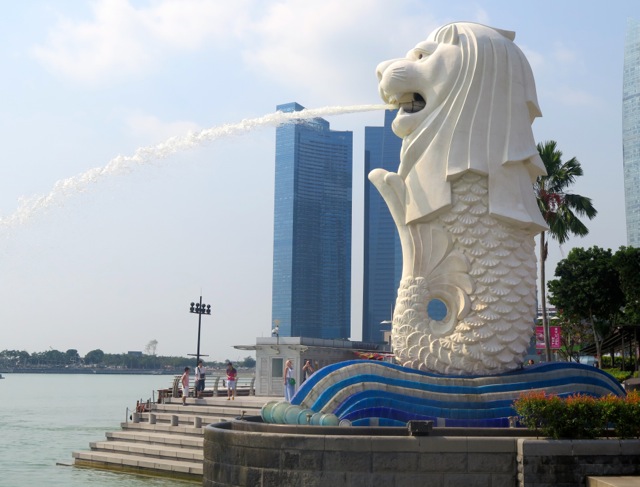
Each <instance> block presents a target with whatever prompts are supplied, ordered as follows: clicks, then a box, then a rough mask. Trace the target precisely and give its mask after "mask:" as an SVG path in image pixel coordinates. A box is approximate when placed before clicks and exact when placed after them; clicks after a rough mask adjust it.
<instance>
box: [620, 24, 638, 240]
mask: <svg viewBox="0 0 640 487" xmlns="http://www.w3.org/2000/svg"><path fill="white" fill-rule="evenodd" d="M622 151H623V152H622V153H623V166H624V197H625V215H626V218H627V245H630V246H632V247H640V22H638V21H637V20H635V19H629V20H628V21H627V31H626V35H625V42H624V72H623V78H622Z"/></svg>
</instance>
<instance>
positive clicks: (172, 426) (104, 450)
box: [73, 396, 273, 482]
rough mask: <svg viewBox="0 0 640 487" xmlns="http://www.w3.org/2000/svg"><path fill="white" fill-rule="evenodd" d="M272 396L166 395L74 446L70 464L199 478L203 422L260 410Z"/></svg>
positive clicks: (216, 420) (183, 477)
mask: <svg viewBox="0 0 640 487" xmlns="http://www.w3.org/2000/svg"><path fill="white" fill-rule="evenodd" d="M270 400H273V398H268V397H255V396H249V397H237V398H236V399H235V400H234V401H227V400H226V398H205V399H191V398H190V399H188V402H187V405H186V406H183V405H182V402H181V400H180V399H168V400H167V401H166V402H165V403H163V404H151V407H150V411H148V412H141V413H131V415H130V418H129V420H128V421H126V422H124V423H121V424H120V427H121V430H120V431H113V432H107V433H106V435H105V436H106V440H105V441H95V442H91V443H90V444H89V447H90V448H91V450H90V451H76V452H73V459H74V465H76V466H79V467H91V468H100V469H107V470H115V471H121V472H129V473H136V474H144V475H156V476H162V477H172V478H178V479H184V480H194V481H200V482H201V481H202V464H203V451H202V446H203V443H204V426H206V425H207V424H210V423H218V422H221V421H229V420H231V419H234V418H237V417H242V416H255V415H259V414H260V409H261V407H262V405H264V404H265V403H267V402H268V401H270Z"/></svg>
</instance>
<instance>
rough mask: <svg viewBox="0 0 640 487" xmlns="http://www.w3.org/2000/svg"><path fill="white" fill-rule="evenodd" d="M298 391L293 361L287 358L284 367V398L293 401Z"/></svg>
mask: <svg viewBox="0 0 640 487" xmlns="http://www.w3.org/2000/svg"><path fill="white" fill-rule="evenodd" d="M295 393H296V379H295V377H294V376H293V362H292V361H291V360H287V362H286V364H285V369H284V400H285V401H287V402H291V399H293V395H294V394H295Z"/></svg>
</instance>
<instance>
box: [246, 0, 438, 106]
mask: <svg viewBox="0 0 640 487" xmlns="http://www.w3.org/2000/svg"><path fill="white" fill-rule="evenodd" d="M392 10H393V11H392V12H390V11H389V3H388V2H387V1H384V0H349V1H344V0H325V1H324V2H320V3H319V2H301V1H298V0H282V1H280V2H278V3H275V4H272V5H271V6H270V8H269V9H268V10H267V11H266V13H265V15H264V16H262V17H261V18H259V19H256V20H255V23H254V25H253V26H252V28H251V29H249V30H248V31H247V33H248V34H249V33H252V34H253V36H254V41H253V42H249V43H248V45H249V47H246V48H245V50H244V52H243V56H244V59H245V61H246V63H247V64H248V65H249V66H251V67H252V69H253V70H254V71H259V72H260V75H261V76H267V77H269V78H271V79H273V80H276V81H278V82H280V83H282V84H284V85H285V86H290V87H300V86H303V87H304V89H305V91H306V92H309V93H310V94H311V93H313V94H314V95H318V96H322V97H324V98H331V99H332V100H335V102H336V103H343V102H347V103H349V102H353V101H354V98H357V97H360V99H362V96H366V95H369V94H370V93H377V91H376V90H375V86H376V80H375V74H374V73H375V67H376V65H377V63H378V62H381V61H383V60H385V59H387V58H388V56H390V55H392V56H397V57H400V56H404V54H405V53H406V52H407V51H408V50H409V49H410V48H411V47H412V46H413V45H415V44H416V43H417V42H418V41H420V40H422V39H424V38H426V36H427V35H428V34H429V33H430V32H431V30H433V28H435V27H437V24H436V22H435V21H433V20H432V17H431V16H430V15H429V13H428V12H427V9H426V6H425V5H423V4H420V2H414V1H396V2H394V4H393V9H392ZM404 12H406V13H404ZM385 53H387V54H385ZM363 87H364V88H363ZM367 87H370V89H369V88H367ZM367 98H369V99H370V96H367Z"/></svg>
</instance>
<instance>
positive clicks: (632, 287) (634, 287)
mask: <svg viewBox="0 0 640 487" xmlns="http://www.w3.org/2000/svg"><path fill="white" fill-rule="evenodd" d="M613 265H614V267H615V268H616V270H617V271H618V275H619V276H620V287H621V288H622V292H623V293H624V298H625V304H624V323H625V324H627V325H635V324H637V323H640V249H637V248H635V247H620V249H618V251H617V252H616V253H615V254H613Z"/></svg>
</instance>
